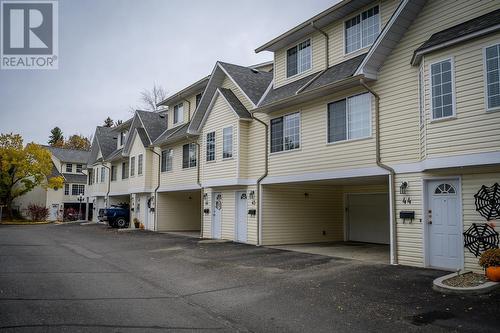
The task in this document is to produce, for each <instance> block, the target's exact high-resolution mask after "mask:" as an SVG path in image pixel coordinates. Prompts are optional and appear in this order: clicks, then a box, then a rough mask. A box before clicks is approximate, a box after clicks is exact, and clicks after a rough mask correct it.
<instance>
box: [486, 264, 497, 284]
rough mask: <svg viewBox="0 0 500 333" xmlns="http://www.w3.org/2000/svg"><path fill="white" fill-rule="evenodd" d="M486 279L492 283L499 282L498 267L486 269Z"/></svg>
mask: <svg viewBox="0 0 500 333" xmlns="http://www.w3.org/2000/svg"><path fill="white" fill-rule="evenodd" d="M486 277H487V278H488V279H490V280H491V281H493V282H500V266H491V267H488V268H486Z"/></svg>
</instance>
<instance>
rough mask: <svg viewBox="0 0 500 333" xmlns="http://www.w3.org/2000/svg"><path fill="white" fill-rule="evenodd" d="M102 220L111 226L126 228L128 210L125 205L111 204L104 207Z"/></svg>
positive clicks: (127, 224) (128, 221)
mask: <svg viewBox="0 0 500 333" xmlns="http://www.w3.org/2000/svg"><path fill="white" fill-rule="evenodd" d="M102 219H103V221H105V222H108V224H109V226H110V227H113V228H128V226H129V224H130V210H129V208H128V207H127V206H111V207H109V208H106V209H104V212H103V216H102Z"/></svg>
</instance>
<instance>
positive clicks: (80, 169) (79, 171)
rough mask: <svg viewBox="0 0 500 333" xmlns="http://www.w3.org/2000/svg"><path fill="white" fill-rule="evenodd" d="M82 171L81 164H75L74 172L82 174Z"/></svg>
mask: <svg viewBox="0 0 500 333" xmlns="http://www.w3.org/2000/svg"><path fill="white" fill-rule="evenodd" d="M82 170H83V165H82V164H77V165H76V172H77V173H82Z"/></svg>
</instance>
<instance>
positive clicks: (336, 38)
mask: <svg viewBox="0 0 500 333" xmlns="http://www.w3.org/2000/svg"><path fill="white" fill-rule="evenodd" d="M399 3H400V1H399V0H384V1H374V2H373V3H371V4H370V5H368V6H365V7H364V8H363V9H361V10H360V11H358V12H356V13H354V14H352V15H349V16H347V17H345V18H344V19H341V20H338V21H337V22H334V23H332V24H330V25H329V26H328V27H326V28H325V29H324V30H325V31H326V33H327V34H328V35H329V36H330V50H329V65H330V66H333V65H335V64H338V63H340V62H343V61H346V60H347V59H350V58H353V57H355V56H358V55H360V54H363V53H366V52H368V49H369V47H366V48H363V49H360V50H357V51H354V52H352V53H349V54H345V42H344V41H345V31H344V30H345V21H346V20H348V19H350V18H352V17H354V16H356V15H358V14H359V13H361V12H363V11H365V10H367V9H370V8H372V7H374V6H376V5H379V14H380V21H381V23H382V24H381V26H380V31H382V29H383V27H384V26H385V25H386V24H387V22H388V21H389V19H390V18H391V16H392V14H393V13H394V11H395V10H396V8H397V6H398V5H399Z"/></svg>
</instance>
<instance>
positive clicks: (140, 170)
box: [137, 154, 144, 177]
mask: <svg viewBox="0 0 500 333" xmlns="http://www.w3.org/2000/svg"><path fill="white" fill-rule="evenodd" d="M139 157H141V158H139ZM139 166H141V167H140V168H139ZM143 175H144V154H139V155H137V177H142V176H143Z"/></svg>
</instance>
